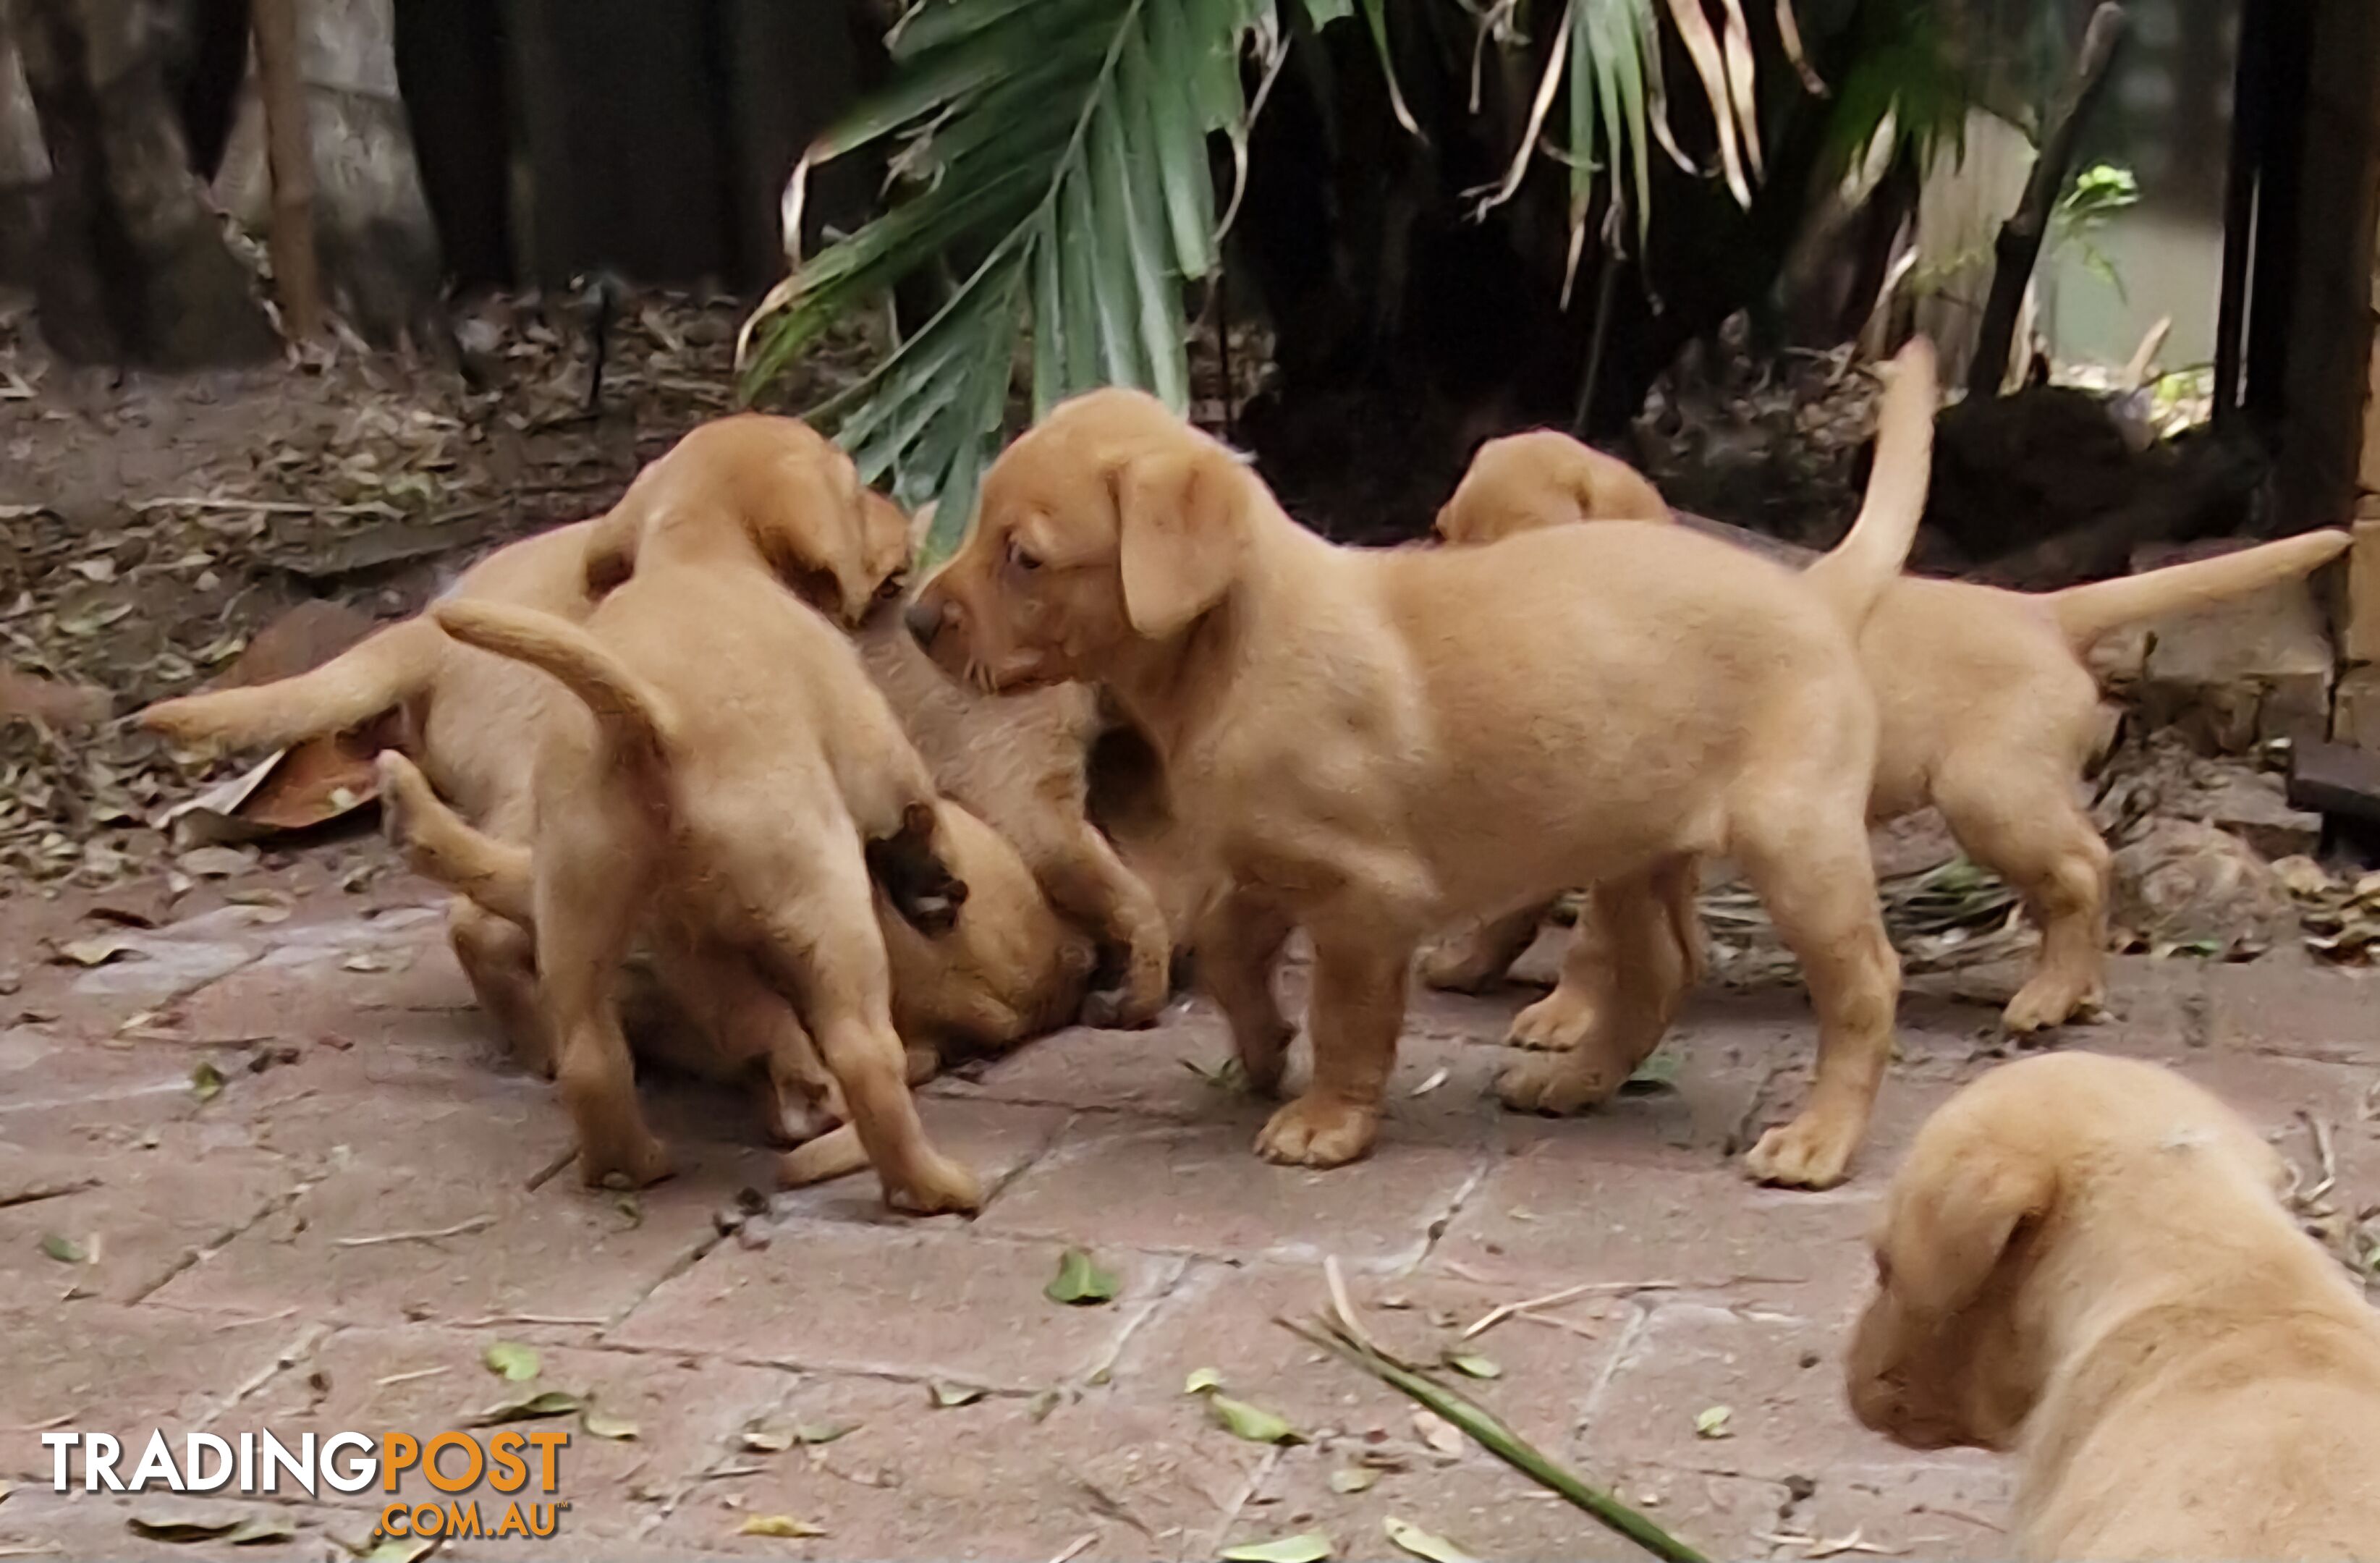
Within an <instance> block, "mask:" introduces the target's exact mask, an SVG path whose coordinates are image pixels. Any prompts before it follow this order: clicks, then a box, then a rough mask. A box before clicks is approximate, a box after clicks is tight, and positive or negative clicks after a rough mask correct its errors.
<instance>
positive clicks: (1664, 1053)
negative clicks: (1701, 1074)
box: [1620, 1048, 1683, 1097]
mask: <svg viewBox="0 0 2380 1563" xmlns="http://www.w3.org/2000/svg"><path fill="white" fill-rule="evenodd" d="M1682 1062H1683V1059H1682V1055H1681V1054H1680V1053H1679V1052H1678V1050H1677V1049H1676V1048H1661V1049H1660V1050H1659V1051H1658V1052H1656V1053H1655V1054H1654V1055H1653V1056H1652V1057H1651V1058H1649V1059H1646V1060H1645V1061H1644V1062H1643V1063H1640V1064H1638V1065H1637V1066H1636V1072H1635V1073H1633V1074H1632V1075H1630V1076H1629V1077H1628V1078H1627V1079H1625V1080H1623V1081H1621V1083H1620V1089H1621V1092H1622V1093H1623V1094H1625V1095H1627V1096H1632V1097H1642V1096H1648V1095H1650V1094H1652V1093H1653V1092H1656V1091H1668V1090H1672V1089H1674V1088H1675V1087H1676V1086H1677V1084H1678V1070H1679V1069H1680V1067H1681V1066H1682Z"/></svg>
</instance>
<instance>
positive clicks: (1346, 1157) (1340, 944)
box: [1257, 931, 1413, 1167]
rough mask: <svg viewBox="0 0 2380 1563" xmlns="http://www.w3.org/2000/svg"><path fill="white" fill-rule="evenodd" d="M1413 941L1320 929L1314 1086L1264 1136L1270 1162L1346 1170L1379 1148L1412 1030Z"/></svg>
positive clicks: (1262, 1151) (1312, 1022)
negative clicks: (1384, 1103)
mask: <svg viewBox="0 0 2380 1563" xmlns="http://www.w3.org/2000/svg"><path fill="white" fill-rule="evenodd" d="M1412 964H1413V945H1412V943H1411V942H1410V941H1405V940H1393V939H1382V938H1379V937H1377V936H1371V935H1368V934H1358V935H1354V936H1350V935H1348V934H1344V933H1339V932H1336V931H1326V932H1319V933H1318V934H1317V936H1316V939H1315V945H1314V997H1313V1000H1312V1002H1311V1004H1310V1005H1309V1007H1308V1012H1307V1016H1306V1022H1307V1030H1308V1032H1309V1033H1310V1034H1311V1036H1312V1038H1313V1048H1314V1081H1313V1084H1309V1085H1308V1086H1307V1087H1306V1088H1305V1095H1304V1096H1301V1097H1298V1098H1297V1099H1296V1100H1295V1101H1293V1102H1291V1103H1290V1104H1288V1105H1287V1106H1286V1107H1283V1108H1282V1109H1281V1110H1280V1111H1278V1112H1276V1113H1274V1114H1273V1115H1272V1119H1271V1121H1269V1122H1268V1123H1266V1125H1265V1126H1264V1132H1263V1133H1260V1134H1258V1135H1257V1154H1258V1155H1259V1156H1262V1157H1264V1158H1265V1159H1266V1160H1267V1161H1278V1162H1286V1163H1289V1164H1291V1165H1293V1166H1300V1167H1340V1166H1344V1165H1345V1164H1346V1163H1348V1162H1350V1161H1354V1159H1356V1158H1357V1157H1361V1156H1363V1155H1364V1154H1365V1153H1366V1151H1368V1150H1370V1149H1371V1148H1372V1142H1373V1140H1374V1139H1375V1138H1376V1137H1377V1136H1378V1133H1379V1128H1380V1102H1381V1098H1382V1097H1384V1096H1385V1095H1386V1094H1387V1091H1388V1084H1389V1074H1390V1072H1391V1071H1392V1070H1394V1069H1395V1068H1396V1062H1397V1034H1398V1033H1399V1032H1401V1031H1402V1030H1403V1028H1404V1019H1405V979H1406V974H1407V972H1408V971H1409V970H1410V969H1411V967H1412Z"/></svg>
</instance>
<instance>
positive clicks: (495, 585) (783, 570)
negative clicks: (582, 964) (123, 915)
mask: <svg viewBox="0 0 2380 1563" xmlns="http://www.w3.org/2000/svg"><path fill="white" fill-rule="evenodd" d="M816 440H817V436H816V435H815V434H814V433H813V432H812V431H811V430H808V429H807V427H806V426H804V425H803V424H802V423H801V422H800V421H799V420H797V419H795V418H771V417H766V416H762V415H759V414H744V415H738V416H736V417H733V418H720V419H718V420H716V421H714V422H711V423H707V424H704V425H702V426H700V427H699V428H697V429H695V430H692V431H690V432H689V433H687V434H686V437H685V438H684V439H682V440H680V441H679V442H677V443H676V444H675V445H674V446H672V447H671V448H670V450H669V451H668V453H667V454H663V455H662V456H661V457H660V458H659V459H658V460H656V461H654V462H652V463H651V464H650V466H647V467H646V468H645V469H644V470H643V471H642V472H641V473H639V474H638V475H637V479H636V480H635V481H634V482H633V483H631V484H630V485H629V486H628V491H627V492H626V493H625V495H623V496H622V498H621V500H620V503H618V504H617V505H615V506H614V507H613V509H612V510H611V511H610V512H609V513H608V514H607V515H604V516H602V517H601V518H600V519H597V520H594V521H584V522H579V523H577V524H576V525H573V526H567V527H557V528H555V529H554V530H553V531H550V532H544V533H540V534H539V535H538V536H536V537H533V538H527V539H522V540H521V541H519V542H516V543H513V544H510V545H508V546H506V547H504V548H501V549H498V550H497V551H495V552H493V553H492V554H490V555H489V556H488V557H487V558H485V559H483V560H481V561H480V563H477V564H475V565H473V566H472V567H471V568H470V569H469V570H468V571H466V572H464V574H463V576H461V578H460V579H458V580H457V581H456V582H455V585H454V586H453V587H452V588H450V589H449V592H448V594H447V595H448V596H449V597H450V598H454V599H458V600H488V601H495V602H508V603H514V604H516V605H518V606H520V607H524V608H533V609H536V610H538V611H539V612H546V613H553V614H558V615H560V616H562V617H564V618H566V619H570V620H573V621H577V620H581V619H584V618H585V617H586V616H587V614H588V613H589V612H591V611H592V610H593V608H594V605H595V602H596V600H597V599H598V597H599V596H600V595H601V592H602V591H604V590H608V589H609V588H611V587H612V586H614V585H616V584H618V582H619V581H620V580H621V579H623V578H625V575H626V573H627V571H628V570H629V569H630V568H631V567H632V566H633V563H634V558H635V551H636V539H637V534H638V532H639V531H640V530H641V529H642V528H643V527H644V526H645V525H646V524H647V523H648V522H649V521H650V518H652V517H653V516H655V515H664V514H668V513H670V512H672V511H674V510H690V511H694V512H697V513H702V514H710V513H716V512H721V511H724V512H726V513H730V514H733V515H737V516H739V517H741V518H742V523H743V526H744V527H745V528H746V531H747V536H748V537H749V538H750V539H752V541H753V544H754V546H755V547H756V548H758V549H759V550H760V551H761V552H762V554H763V556H764V557H765V558H767V559H768V560H769V561H770V562H771V565H772V567H774V568H775V569H777V570H778V571H779V573H780V575H781V576H782V578H783V580H784V581H785V583H786V584H787V585H788V586H790V587H792V588H795V590H797V591H800V592H803V593H804V594H806V600H809V601H810V602H811V603H812V605H813V606H815V607H817V608H818V609H819V610H820V612H825V613H829V614H831V615H832V616H834V617H837V618H840V619H841V620H843V621H844V623H846V624H856V623H858V621H859V620H860V618H861V617H862V616H863V615H864V614H865V613H866V612H868V607H869V606H870V604H871V603H872V602H874V601H875V600H877V598H878V597H879V596H880V594H890V595H893V596H897V595H898V594H899V591H900V576H901V573H902V571H903V569H904V568H905V564H906V562H907V558H908V549H909V539H908V528H907V526H906V524H905V522H904V521H903V520H902V518H901V516H900V514H899V512H898V511H897V510H895V509H893V508H892V507H891V506H890V505H886V506H883V507H882V508H881V509H876V508H871V509H870V510H869V511H868V514H867V515H866V516H865V517H864V526H863V527H862V529H861V531H860V532H859V533H858V534H856V535H848V534H846V535H842V536H838V537H835V538H832V539H830V538H822V537H821V536H820V535H819V533H818V532H817V531H816V529H815V527H814V526H813V525H812V524H811V523H810V521H809V520H808V519H807V518H806V517H805V516H804V515H801V514H799V513H798V512H797V510H796V509H795V507H794V503H793V502H794V500H795V498H796V496H798V495H799V494H801V493H802V492H803V491H804V490H803V488H802V486H801V484H800V483H799V481H798V473H799V472H800V470H801V468H802V466H803V465H804V464H805V463H807V461H809V460H810V459H811V457H812V455H813V454H814V450H815V442H816ZM572 705H575V702H573V701H572V700H571V699H570V697H568V696H567V695H566V694H565V693H564V692H563V690H562V689H561V687H560V686H559V685H556V684H554V682H553V680H551V679H549V678H546V677H544V676H543V675H542V674H540V673H539V672H536V671H535V670H534V669H530V668H526V667H523V666H522V665H521V664H520V663H518V662H515V661H510V660H506V659H504V658H501V657H492V656H490V655H488V654H487V653H486V652H483V651H480V650H476V649H474V648H470V647H468V646H464V645H461V644H459V643H457V642H455V641H454V640H451V639H449V638H448V637H447V636H444V635H443V634H441V633H440V632H439V629H438V626H437V625H436V624H433V623H431V620H430V618H429V617H428V616H427V615H426V614H425V615H422V616H419V617H416V618H412V619H407V620H405V621H403V622H401V623H399V624H392V625H390V626H388V627H387V628H385V629H383V630H380V631H378V632H377V633H375V634H374V635H372V636H370V637H369V638H367V639H366V640H364V641H363V642H361V643H360V644H359V645H357V646H355V647H354V648H350V649H349V650H347V651H346V652H344V653H342V654H341V655H339V656H337V657H334V658H333V659H332V660H330V661H328V662H325V663H323V664H322V666H321V667H319V668H315V669H313V670H311V671H310V672H304V673H301V674H299V675H297V677H295V678H287V679H283V680H281V681H279V682H277V683H273V684H267V685H256V686H253V687H249V688H241V689H224V690H212V691H209V692H206V693H203V694H198V695H187V696H183V697H180V698H177V699H172V700H164V701H161V702H159V703H158V704H156V705H153V706H152V707H150V708H149V709H147V710H144V711H142V712H141V713H140V721H141V722H142V723H143V724H144V725H146V726H148V727H151V728H152V729H154V730H156V731H158V732H161V733H165V734H166V735H167V736H168V737H170V738H172V739H174V740H175V741H176V742H177V743H182V744H188V745H213V746H217V747H222V748H231V749H243V748H281V747H285V746H287V745H291V744H294V743H297V742H298V741H299V740H301V739H305V738H309V737H312V736H314V735H315V734H317V733H339V732H344V731H346V730H347V729H349V728H353V727H358V726H360V725H362V724H363V723H365V722H367V721H371V720H372V719H373V718H375V717H377V716H380V715H381V714H383V713H384V712H387V711H390V710H401V711H402V712H403V714H404V718H405V729H406V734H407V737H406V744H405V747H406V748H407V749H408V750H410V751H411V752H412V753H413V755H415V756H416V757H418V758H419V761H420V763H421V766H422V768H423V769H424V770H425V771H427V772H428V775H429V779H430V782H431V785H432V786H433V787H434V788H435V789H436V791H437V793H438V794H439V795H440V796H442V797H443V798H445V799H447V800H449V801H450V802H452V803H453V804H454V805H455V807H456V808H458V809H460V810H461V811H462V813H463V814H464V816H465V817H466V818H469V819H471V820H473V821H475V822H476V823H477V824H478V825H479V826H480V828H481V829H482V830H487V831H489V832H490V833H491V834H492V835H494V836H495V837H496V838H497V839H499V840H501V841H505V842H527V841H528V840H529V837H530V834H531V832H532V830H533V829H534V825H535V818H536V813H535V807H534V805H533V802H532V797H531V793H530V787H529V771H530V765H529V761H530V757H531V755H532V754H533V753H534V747H535V746H534V745H533V744H532V743H530V742H528V741H527V739H528V735H530V734H534V733H540V732H541V731H543V729H544V727H545V726H546V724H547V722H548V721H550V720H551V719H552V716H553V712H554V711H555V710H556V709H561V708H563V707H567V706H572ZM447 938H448V939H449V941H450V942H451V943H452V944H453V946H454V950H455V959H456V960H457V962H459V963H461V965H462V967H463V971H464V974H465V975H466V976H468V978H469V979H470V982H471V987H472V990H473V991H474V993H476V994H477V995H478V997H479V1000H480V1006H481V1008H483V1009H485V1010H486V1011H487V1012H489V1014H491V1015H492V1016H493V1017H494V1018H495V1020H496V1023H497V1026H498V1029H499V1030H501V1031H502V1032H503V1034H504V1036H505V1038H506V1039H507V1041H508V1042H509V1043H510V1044H511V1046H512V1048H513V1050H514V1053H515V1056H516V1057H517V1058H518V1059H519V1060H521V1062H522V1063H523V1064H525V1065H526V1066H528V1067H529V1068H532V1069H536V1070H539V1071H540V1072H548V1073H550V1072H552V1071H553V1046H552V1043H551V1041H550V1040H549V1039H548V1038H547V1037H546V1036H545V1035H544V1033H543V1030H542V1023H541V1020H540V1010H539V1005H538V1000H537V979H536V968H535V963H534V961H533V959H532V953H531V949H530V945H529V941H528V936H527V935H526V934H525V933H523V932H522V930H521V929H520V928H519V927H516V925H514V924H513V923H511V922H510V921H508V920H506V919H504V918H501V917H496V916H492V915H489V914H488V913H487V912H486V911H484V910H483V909H482V908H480V906H478V905H477V904H476V903H473V902H472V901H471V900H470V899H469V898H468V897H463V898H458V899H457V900H456V901H455V903H453V904H452V906H451V907H450V909H449V912H448V917H447ZM679 997H680V998H681V999H682V1000H687V1001H688V1002H689V1003H692V1002H693V1001H694V1000H698V999H699V998H700V997H701V995H699V994H681V995H679ZM696 1007H698V1006H696ZM799 1121H800V1119H799V1118H798V1117H795V1118H792V1119H788V1120H786V1122H787V1123H788V1124H794V1123H798V1122H799Z"/></svg>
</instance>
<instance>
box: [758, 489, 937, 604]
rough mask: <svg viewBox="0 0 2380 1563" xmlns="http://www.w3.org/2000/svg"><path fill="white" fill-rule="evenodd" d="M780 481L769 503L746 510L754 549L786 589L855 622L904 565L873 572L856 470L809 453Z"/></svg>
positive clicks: (864, 502) (894, 564) (893, 564)
mask: <svg viewBox="0 0 2380 1563" xmlns="http://www.w3.org/2000/svg"><path fill="white" fill-rule="evenodd" d="M774 476H775V481H774V482H773V483H772V484H771V490H770V493H769V496H768V499H767V501H766V502H765V503H760V504H757V505H754V506H752V507H750V508H749V509H747V511H746V512H745V515H744V527H745V530H746V532H747V534H748V535H749V536H750V538H751V539H752V544H753V546H754V547H755V548H757V549H759V552H760V557H761V559H762V560H764V561H765V562H766V563H767V564H768V566H769V569H770V571H771V573H772V574H773V575H775V576H776V577H777V578H778V579H779V580H781V581H783V583H784V584H785V588H786V589H787V590H789V591H791V592H792V593H793V594H794V595H795V596H796V597H798V598H800V599H801V600H803V601H805V602H807V603H808V604H809V605H810V606H811V607H813V608H815V609H817V610H818V611H819V612H821V613H824V614H825V615H826V616H827V617H829V618H831V619H833V620H836V621H837V622H839V623H841V624H857V623H859V621H860V620H861V619H862V618H863V617H865V616H866V614H867V612H868V606H869V604H871V603H873V602H874V601H875V600H876V592H877V588H879V587H880V586H882V585H883V584H884V581H885V578H886V577H887V576H890V575H891V573H892V571H893V570H895V569H898V568H899V567H900V563H901V562H900V561H899V560H898V559H894V560H892V561H891V562H890V563H887V564H886V565H885V567H884V569H883V570H882V571H881V572H879V571H878V570H877V569H876V568H875V567H874V563H875V562H874V561H873V560H872V559H871V557H870V555H871V554H872V553H873V552H875V551H874V550H871V549H870V548H869V547H868V512H867V508H866V506H867V500H866V497H865V495H864V493H863V491H862V490H863V486H862V484H861V483H860V481H859V472H858V469H857V468H856V467H854V466H852V465H851V463H850V462H849V461H848V460H847V459H821V458H820V457H817V456H813V455H808V454H804V455H803V456H800V457H797V458H795V459H792V460H789V461H787V462H785V463H784V464H783V466H782V467H781V468H780V469H779V470H778V472H777V473H776V474H775V475H774Z"/></svg>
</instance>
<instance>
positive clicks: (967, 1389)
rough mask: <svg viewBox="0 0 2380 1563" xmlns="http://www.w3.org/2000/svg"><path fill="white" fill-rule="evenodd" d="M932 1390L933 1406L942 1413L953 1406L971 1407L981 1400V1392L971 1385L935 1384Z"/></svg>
mask: <svg viewBox="0 0 2380 1563" xmlns="http://www.w3.org/2000/svg"><path fill="white" fill-rule="evenodd" d="M932 1388H933V1393H934V1404H936V1405H937V1406H940V1407H941V1409H942V1410H944V1411H948V1410H950V1409H951V1408H952V1407H953V1406H971V1405H973V1404H975V1403H976V1402H977V1400H980V1399H983V1391H982V1390H980V1389H978V1388H977V1387H975V1386H974V1385H972V1384H942V1383H936V1384H935V1385H933V1386H932Z"/></svg>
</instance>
